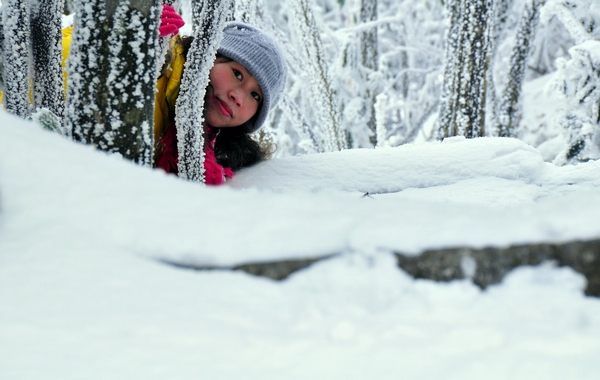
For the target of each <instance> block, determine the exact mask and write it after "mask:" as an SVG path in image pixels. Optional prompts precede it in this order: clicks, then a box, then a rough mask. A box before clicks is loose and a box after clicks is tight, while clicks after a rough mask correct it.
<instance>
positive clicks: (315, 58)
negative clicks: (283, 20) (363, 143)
mask: <svg viewBox="0 0 600 380" xmlns="http://www.w3.org/2000/svg"><path fill="white" fill-rule="evenodd" d="M288 7H289V11H290V22H291V25H292V30H293V32H294V37H295V39H296V41H297V43H298V45H299V46H300V49H301V50H302V52H303V58H304V59H303V61H304V62H303V66H304V67H305V69H306V71H307V72H308V79H309V81H310V84H311V87H312V91H311V94H312V96H313V105H314V107H315V108H316V109H317V113H318V115H319V117H318V120H319V123H320V128H322V129H323V131H324V132H325V133H324V135H325V136H326V141H325V142H324V144H323V145H324V146H325V148H326V150H327V151H336V150H342V149H345V148H346V138H345V133H344V131H343V130H342V128H341V125H340V115H339V110H338V108H337V105H336V103H335V93H334V90H333V87H332V85H331V78H330V77H329V73H328V68H327V63H326V62H325V54H324V49H323V46H322V42H321V36H320V33H319V29H318V28H317V22H316V20H315V16H314V14H313V11H312V10H313V8H314V4H312V2H311V1H310V0H288Z"/></svg>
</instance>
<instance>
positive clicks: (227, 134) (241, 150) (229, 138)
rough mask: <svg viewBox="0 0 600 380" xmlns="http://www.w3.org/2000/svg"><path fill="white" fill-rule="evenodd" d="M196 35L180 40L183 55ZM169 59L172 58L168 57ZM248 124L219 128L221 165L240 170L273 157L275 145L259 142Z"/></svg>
mask: <svg viewBox="0 0 600 380" xmlns="http://www.w3.org/2000/svg"><path fill="white" fill-rule="evenodd" d="M193 40H194V37H191V36H184V37H182V38H181V39H180V40H179V43H180V44H181V45H182V46H183V55H184V57H186V58H187V52H188V50H189V49H190V46H191V44H192V41H193ZM217 58H221V59H226V60H229V61H231V59H230V58H229V57H226V56H223V55H221V54H217ZM167 61H168V62H169V61H170V58H169V57H167ZM246 130H247V128H246V125H245V124H242V125H240V126H237V127H228V128H219V134H218V135H217V139H216V140H215V155H216V157H217V162H218V163H219V165H221V166H224V167H228V168H231V169H232V170H233V171H238V170H240V169H241V168H245V167H248V166H252V165H254V164H256V163H258V162H260V161H264V160H267V159H269V158H271V155H272V154H273V150H274V149H273V148H274V147H273V145H272V144H270V143H268V142H262V143H259V142H257V141H256V140H254V139H253V138H252V137H250V135H249V134H248V133H246Z"/></svg>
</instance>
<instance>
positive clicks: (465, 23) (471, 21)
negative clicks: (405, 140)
mask: <svg viewBox="0 0 600 380" xmlns="http://www.w3.org/2000/svg"><path fill="white" fill-rule="evenodd" d="M447 10H448V14H449V16H450V25H449V29H448V31H447V36H446V44H447V45H446V67H445V71H444V84H443V89H442V98H441V104H440V111H439V118H438V136H439V137H440V138H444V137H448V136H465V137H478V136H483V135H484V124H485V93H486V76H487V70H488V64H489V53H490V49H489V46H490V34H491V33H490V32H491V29H492V27H493V3H492V0H473V1H468V2H467V1H462V0H450V1H448V2H447Z"/></svg>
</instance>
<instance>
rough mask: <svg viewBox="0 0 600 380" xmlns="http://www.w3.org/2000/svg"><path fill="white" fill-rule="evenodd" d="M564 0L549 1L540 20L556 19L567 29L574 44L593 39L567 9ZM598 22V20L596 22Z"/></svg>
mask: <svg viewBox="0 0 600 380" xmlns="http://www.w3.org/2000/svg"><path fill="white" fill-rule="evenodd" d="M567 3H568V2H567V1H565V0H550V1H548V4H546V6H545V7H544V9H543V10H542V20H544V21H546V20H549V19H550V18H551V17H552V16H556V17H558V19H559V20H560V21H561V22H562V24H563V25H564V26H565V28H567V30H568V31H569V34H570V35H571V37H573V39H574V40H575V43H576V44H580V43H583V42H585V41H589V40H592V39H594V37H593V36H592V35H590V33H588V31H587V30H586V29H585V27H584V26H583V24H582V23H581V21H580V20H579V19H578V18H577V17H576V16H575V15H574V14H573V12H571V11H570V10H569V8H567ZM596 22H598V20H596Z"/></svg>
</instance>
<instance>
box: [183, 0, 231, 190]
mask: <svg viewBox="0 0 600 380" xmlns="http://www.w3.org/2000/svg"><path fill="white" fill-rule="evenodd" d="M231 7H232V0H206V1H205V2H204V3H203V5H202V9H201V11H200V14H199V16H198V23H199V24H198V25H197V27H196V30H195V32H194V41H193V42H192V45H191V46H190V50H189V51H188V53H187V59H186V62H185V69H184V72H183V78H182V80H181V87H180V90H179V96H178V97H177V102H176V103H175V115H176V116H175V125H176V127H177V150H178V154H179V161H178V163H177V169H178V172H179V173H178V174H179V177H180V178H184V179H187V180H190V181H195V182H204V136H203V133H204V128H203V125H204V116H203V110H204V96H205V94H206V87H207V86H208V76H209V73H210V69H211V68H212V67H213V64H214V60H215V57H216V54H217V49H218V48H219V44H220V43H221V38H222V36H223V26H224V24H225V20H226V18H227V16H228V14H229V13H230V11H231Z"/></svg>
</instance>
